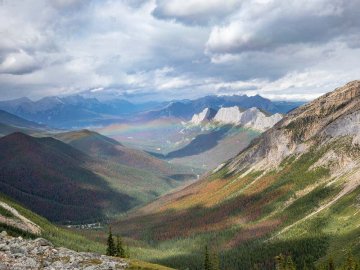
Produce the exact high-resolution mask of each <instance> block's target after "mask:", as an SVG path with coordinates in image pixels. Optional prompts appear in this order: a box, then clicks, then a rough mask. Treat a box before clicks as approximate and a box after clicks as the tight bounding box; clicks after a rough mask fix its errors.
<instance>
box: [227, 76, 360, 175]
mask: <svg viewBox="0 0 360 270" xmlns="http://www.w3.org/2000/svg"><path fill="white" fill-rule="evenodd" d="M359 88H360V83H359V81H354V82H351V83H349V84H347V85H345V86H344V87H341V88H339V89H336V90H335V91H334V92H331V93H328V94H327V95H325V96H322V97H320V98H318V99H316V100H314V101H313V102H311V103H309V104H306V105H304V106H302V107H300V108H298V109H296V110H294V111H292V112H291V113H289V114H288V115H287V116H286V117H285V118H284V119H283V120H282V121H281V122H279V123H278V124H277V125H276V126H275V127H274V128H273V129H271V130H270V131H269V132H266V133H265V134H264V135H263V136H261V137H260V139H259V141H258V142H256V143H255V144H254V145H253V146H252V147H250V148H249V149H248V150H247V151H245V152H243V153H242V154H241V155H240V156H239V157H237V158H235V159H234V160H232V161H231V162H230V163H229V164H228V166H229V168H230V169H231V170H235V171H241V170H243V169H245V168H247V167H248V166H249V164H252V166H255V167H254V168H260V167H261V168H262V169H269V168H273V167H276V166H277V165H279V164H280V163H281V162H282V161H283V160H284V159H285V158H286V157H288V156H290V155H292V154H303V153H306V152H308V151H309V149H310V148H311V147H314V146H316V147H321V146H324V145H327V144H329V143H330V141H335V140H336V139H339V138H341V137H346V136H347V137H349V138H351V141H352V145H351V146H356V143H357V140H358V132H357V131H358V130H359V127H360V125H359V120H358V118H359V108H360V103H359V100H360V97H359V93H360V92H359ZM348 154H349V153H336V155H348ZM340 158H341V159H344V157H340V156H337V157H334V159H340ZM350 160H352V158H351V159H350ZM324 165H327V164H324Z"/></svg>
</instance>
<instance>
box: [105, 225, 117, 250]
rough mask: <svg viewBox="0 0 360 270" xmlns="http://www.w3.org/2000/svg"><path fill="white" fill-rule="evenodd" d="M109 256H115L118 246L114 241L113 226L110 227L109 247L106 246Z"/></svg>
mask: <svg viewBox="0 0 360 270" xmlns="http://www.w3.org/2000/svg"><path fill="white" fill-rule="evenodd" d="M106 255H107V256H115V255H116V247H115V243H114V238H113V236H112V232H111V227H110V228H109V236H108V239H107V248H106Z"/></svg>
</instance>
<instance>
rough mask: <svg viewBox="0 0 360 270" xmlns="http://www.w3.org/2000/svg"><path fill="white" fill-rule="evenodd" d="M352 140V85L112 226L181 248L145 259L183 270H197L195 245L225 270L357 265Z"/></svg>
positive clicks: (358, 126) (358, 88)
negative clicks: (281, 262) (289, 262)
mask: <svg viewBox="0 0 360 270" xmlns="http://www.w3.org/2000/svg"><path fill="white" fill-rule="evenodd" d="M359 131H360V81H354V82H351V83H348V84H346V85H345V86H343V87H340V88H338V89H336V90H335V91H333V92H331V93H328V94H326V95H324V96H322V97H320V98H318V99H316V100H314V101H313V102H310V103H308V104H306V105H303V106H301V107H299V108H297V109H295V110H293V111H291V112H290V113H289V114H287V115H286V116H285V117H284V118H283V119H282V120H281V121H279V122H278V123H277V124H275V126H274V127H273V128H271V129H269V130H267V131H266V132H264V133H263V134H262V135H260V136H259V137H258V138H257V139H255V140H254V141H253V142H252V143H251V144H250V145H249V146H248V147H247V148H246V149H244V150H243V151H241V152H240V153H239V154H238V155H237V156H236V157H234V158H232V159H230V160H229V161H228V162H226V163H225V164H224V165H222V166H221V167H219V168H217V169H216V170H215V171H213V173H211V174H208V175H207V176H205V177H204V178H202V179H201V180H199V181H198V182H196V183H194V184H192V185H189V186H188V187H186V188H184V189H182V190H180V191H177V192H174V193H171V194H168V195H166V196H163V197H161V198H160V199H158V200H157V201H155V202H153V203H151V204H149V205H147V206H146V207H144V208H142V209H139V210H138V211H137V212H136V213H134V215H132V216H130V217H127V218H126V219H124V220H122V221H119V222H118V223H115V224H114V225H113V226H114V228H116V231H119V232H121V233H122V234H125V235H128V236H130V237H134V238H136V239H139V240H145V241H147V243H152V241H155V243H156V244H154V246H153V248H154V249H157V250H158V251H161V252H163V253H166V252H167V250H165V249H163V245H162V244H161V243H166V248H167V249H171V248H170V247H172V248H175V247H177V246H182V247H183V249H182V252H181V253H179V254H178V255H174V254H171V255H170V254H169V259H166V258H165V259H161V258H155V257H153V258H152V260H153V261H157V262H161V263H164V264H166V265H169V266H172V267H175V268H180V269H181V267H183V266H181V264H180V262H184V261H187V262H188V264H187V267H188V268H190V269H201V267H202V263H203V261H202V260H201V256H200V255H201V254H202V253H201V252H202V250H199V251H198V252H196V251H195V250H194V249H193V248H192V247H193V246H194V245H196V244H195V243H202V244H203V245H204V246H205V245H209V246H212V247H213V252H216V253H218V254H219V255H220V261H221V266H222V268H223V269H244V270H245V269H253V268H254V269H274V268H275V263H274V257H275V256H277V255H279V254H287V255H291V256H292V258H293V260H294V262H295V265H296V266H297V269H306V268H307V269H314V268H315V266H318V267H320V266H321V265H322V264H323V263H325V262H327V261H328V259H329V258H330V257H332V258H333V259H334V262H335V265H336V266H340V263H341V262H342V261H343V260H344V258H346V257H347V254H350V253H352V254H354V255H355V257H356V256H357V257H359V256H360V244H359V241H358V236H359V235H360V228H359V224H360V211H359V210H360V208H359V198H360V140H359V138H360V137H359V134H360V133H359ZM144 220H146V225H145V226H144V227H143V228H141V229H140V228H139V227H136V224H141V222H144ZM142 224H144V223H142ZM134 228H136V229H134ZM139 230H141V231H139ZM185 243H186V244H185ZM214 243H216V244H215V245H214ZM149 256H150V255H149ZM165 257H166V256H165ZM170 257H171V258H170ZM150 258H151V256H150Z"/></svg>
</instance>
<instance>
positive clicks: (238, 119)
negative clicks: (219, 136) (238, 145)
mask: <svg viewBox="0 0 360 270" xmlns="http://www.w3.org/2000/svg"><path fill="white" fill-rule="evenodd" d="M282 118H283V116H282V115H281V114H279V113H276V114H274V115H267V114H265V113H264V112H262V111H261V110H259V109H258V108H255V107H253V108H250V109H247V110H245V111H244V110H242V109H241V108H240V107H237V106H234V107H224V108H220V109H219V110H218V111H217V112H216V114H215V113H214V111H213V110H212V109H209V108H206V109H205V110H203V111H202V112H201V113H199V114H195V115H194V116H193V118H192V119H191V121H190V124H192V125H201V124H207V123H215V124H220V125H227V124H231V125H240V126H244V127H246V128H251V129H256V130H259V131H265V130H267V129H269V128H271V127H272V126H273V125H275V124H276V123H277V122H279V121H280V120H281V119H282Z"/></svg>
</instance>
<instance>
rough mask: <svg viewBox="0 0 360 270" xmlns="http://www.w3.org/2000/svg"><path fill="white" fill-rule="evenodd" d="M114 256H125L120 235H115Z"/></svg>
mask: <svg viewBox="0 0 360 270" xmlns="http://www.w3.org/2000/svg"><path fill="white" fill-rule="evenodd" d="M116 257H121V258H125V250H124V248H123V245H122V240H121V238H120V236H117V237H116Z"/></svg>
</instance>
